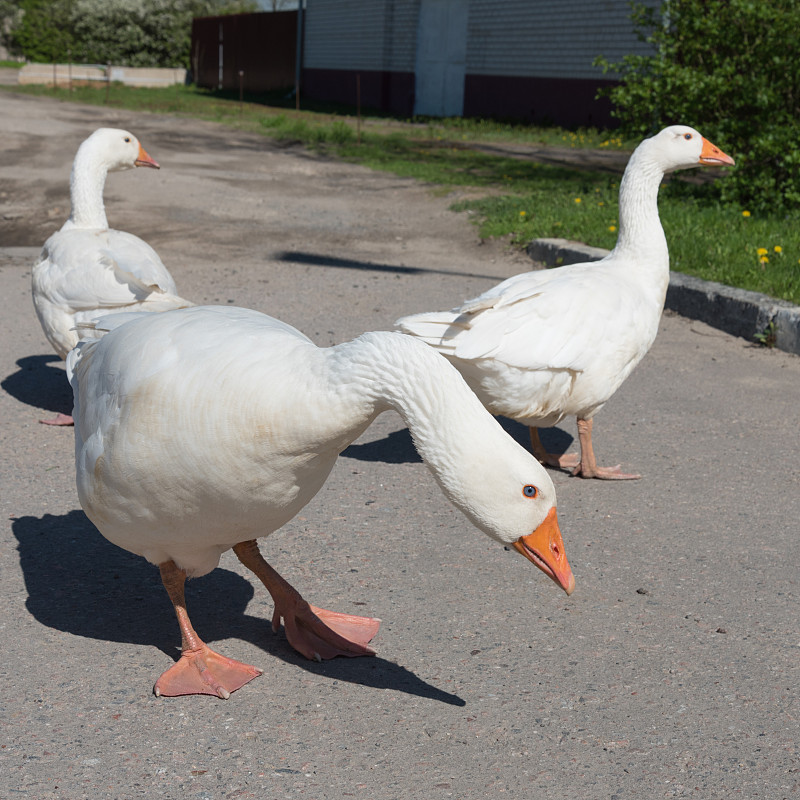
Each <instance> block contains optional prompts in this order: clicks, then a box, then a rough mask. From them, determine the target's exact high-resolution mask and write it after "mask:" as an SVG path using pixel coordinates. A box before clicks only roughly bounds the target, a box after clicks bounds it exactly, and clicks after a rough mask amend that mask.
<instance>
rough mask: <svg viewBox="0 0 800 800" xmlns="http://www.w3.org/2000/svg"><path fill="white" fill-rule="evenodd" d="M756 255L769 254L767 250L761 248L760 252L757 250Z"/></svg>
mask: <svg viewBox="0 0 800 800" xmlns="http://www.w3.org/2000/svg"><path fill="white" fill-rule="evenodd" d="M756 253H757V254H758V255H760V256H765V255H766V254H767V248H766V247H759V248H758V250H756Z"/></svg>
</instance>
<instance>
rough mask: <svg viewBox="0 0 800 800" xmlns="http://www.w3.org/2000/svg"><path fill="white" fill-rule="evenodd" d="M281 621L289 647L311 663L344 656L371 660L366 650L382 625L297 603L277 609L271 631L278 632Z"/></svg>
mask: <svg viewBox="0 0 800 800" xmlns="http://www.w3.org/2000/svg"><path fill="white" fill-rule="evenodd" d="M281 618H283V621H284V629H285V631H286V638H287V640H288V641H289V644H290V645H291V646H292V647H293V648H294V649H295V650H297V652H298V653H300V654H301V655H303V656H305V657H306V658H309V659H311V660H312V661H322V660H323V659H329V658H336V656H346V657H348V658H355V657H356V656H374V655H375V651H374V650H373V649H372V648H371V647H368V646H367V645H368V643H369V641H370V640H371V639H372V638H373V637H374V636H375V634H376V633H377V632H378V628H379V627H380V624H381V621H380V620H379V619H377V618H375V617H358V616H356V615H354V614H340V613H339V612H337V611H328V610H327V609H325V608H317V607H316V606H312V605H310V604H309V603H307V602H306V601H305V600H302V599H301V600H300V602H298V603H297V604H296V606H294V607H293V608H277V607H276V609H275V614H274V615H273V618H272V630H273V631H277V630H278V627H279V626H280V621H281Z"/></svg>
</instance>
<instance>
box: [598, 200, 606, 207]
mask: <svg viewBox="0 0 800 800" xmlns="http://www.w3.org/2000/svg"><path fill="white" fill-rule="evenodd" d="M597 205H599V206H604V205H605V203H604V202H603V201H602V200H601V201H600V202H599V203H598V204H597Z"/></svg>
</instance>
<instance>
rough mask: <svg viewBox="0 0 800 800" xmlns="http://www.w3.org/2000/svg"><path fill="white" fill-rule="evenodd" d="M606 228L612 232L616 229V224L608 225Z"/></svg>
mask: <svg viewBox="0 0 800 800" xmlns="http://www.w3.org/2000/svg"><path fill="white" fill-rule="evenodd" d="M608 229H609V230H610V231H611V233H614V231H615V230H616V229H617V226H616V225H609V226H608Z"/></svg>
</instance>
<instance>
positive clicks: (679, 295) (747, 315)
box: [527, 239, 800, 355]
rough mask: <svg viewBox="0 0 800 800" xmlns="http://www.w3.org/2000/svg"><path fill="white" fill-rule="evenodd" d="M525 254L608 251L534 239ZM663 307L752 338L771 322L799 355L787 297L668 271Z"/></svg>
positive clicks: (568, 259) (798, 314)
mask: <svg viewBox="0 0 800 800" xmlns="http://www.w3.org/2000/svg"><path fill="white" fill-rule="evenodd" d="M527 252H528V255H529V256H530V257H531V259H532V260H533V261H538V262H540V263H543V264H546V265H547V266H549V267H551V266H555V265H557V264H558V265H564V264H577V263H580V262H583V261H599V260H600V259H601V258H605V256H607V255H608V253H609V252H610V251H608V250H604V249H602V248H600V247H589V246H588V245H585V244H581V243H580V242H571V241H569V240H568V239H534V240H533V241H532V242H531V243H530V244H529V245H528V247H527ZM664 307H665V308H668V309H670V310H671V311H675V312H677V313H678V314H681V315H683V316H685V317H689V318H691V319H697V320H700V321H701V322H705V323H706V324H708V325H711V326H712V327H714V328H719V329H720V330H723V331H725V332H726V333H730V334H732V335H733V336H741V337H742V338H744V339H747V340H748V341H751V342H752V341H755V337H756V336H757V335H761V334H764V333H765V332H767V331H768V329H769V327H770V325H772V330H771V332H772V334H773V335H774V337H775V347H777V348H778V349H780V350H785V351H786V352H787V353H795V354H796V355H800V307H798V306H795V305H792V304H791V303H789V302H787V301H785V300H776V299H775V298H774V297H769V296H767V295H765V294H759V293H758V292H748V291H745V290H744V289H732V288H731V287H730V286H724V285H723V284H721V283H714V282H713V281H703V280H700V279H699V278H693V277H691V276H690V275H684V274H683V273H681V272H670V274H669V287H668V289H667V301H666V304H665V306H664Z"/></svg>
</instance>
